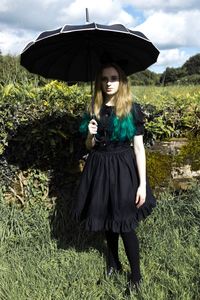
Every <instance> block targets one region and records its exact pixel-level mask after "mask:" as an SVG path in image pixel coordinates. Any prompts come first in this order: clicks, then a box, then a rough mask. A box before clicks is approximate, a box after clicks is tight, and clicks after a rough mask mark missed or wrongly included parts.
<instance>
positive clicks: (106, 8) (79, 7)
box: [60, 0, 135, 26]
mask: <svg viewBox="0 0 200 300" xmlns="http://www.w3.org/2000/svg"><path fill="white" fill-rule="evenodd" d="M86 7H87V8H88V10H89V17H90V22H96V23H102V24H113V23H123V24H124V25H126V26H128V25H132V24H134V23H135V22H134V18H133V17H132V16H131V15H130V14H128V13H127V12H126V11H125V10H123V8H122V6H121V5H120V4H119V3H118V1H115V0H114V1H113V0H101V1H99V0H97V1H96V0H85V1H82V0H75V1H73V2H72V3H71V4H70V5H69V6H68V7H66V8H63V9H62V11H61V13H60V15H61V19H60V20H61V21H62V22H64V23H66V22H67V23H68V24H69V23H70V22H71V23H73V24H78V23H80V20H82V22H81V23H84V21H85V8H86Z"/></svg>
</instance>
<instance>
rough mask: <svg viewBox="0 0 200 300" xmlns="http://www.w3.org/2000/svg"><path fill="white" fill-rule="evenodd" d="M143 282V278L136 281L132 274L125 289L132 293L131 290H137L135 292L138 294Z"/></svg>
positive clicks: (127, 292)
mask: <svg viewBox="0 0 200 300" xmlns="http://www.w3.org/2000/svg"><path fill="white" fill-rule="evenodd" d="M141 283H142V278H140V279H139V280H137V281H135V280H134V279H133V278H132V277H131V276H129V278H128V282H127V286H126V290H125V294H126V295H130V294H131V292H133V293H134V292H135V293H137V294H138V293H139V292H140V288H141Z"/></svg>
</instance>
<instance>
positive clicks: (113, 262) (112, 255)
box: [105, 231, 121, 272]
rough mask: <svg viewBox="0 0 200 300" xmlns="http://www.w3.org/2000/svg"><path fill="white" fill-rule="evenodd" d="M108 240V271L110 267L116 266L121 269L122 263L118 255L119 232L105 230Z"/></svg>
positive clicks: (115, 267)
mask: <svg viewBox="0 0 200 300" xmlns="http://www.w3.org/2000/svg"><path fill="white" fill-rule="evenodd" d="M105 236H106V241H107V251H108V252H107V266H108V272H109V268H114V269H116V270H120V269H121V264H120V261H119V255H118V240H119V233H116V232H112V231H106V232H105Z"/></svg>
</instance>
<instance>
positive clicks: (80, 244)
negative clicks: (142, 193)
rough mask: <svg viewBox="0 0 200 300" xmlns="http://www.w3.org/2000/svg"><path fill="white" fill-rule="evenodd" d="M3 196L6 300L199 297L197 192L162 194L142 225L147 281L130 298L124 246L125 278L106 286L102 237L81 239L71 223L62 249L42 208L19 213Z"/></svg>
mask: <svg viewBox="0 0 200 300" xmlns="http://www.w3.org/2000/svg"><path fill="white" fill-rule="evenodd" d="M0 198H1V201H0V209H1V219H0V299H1V300H25V299H26V300H58V299H59V300H65V299H70V300H75V299H76V300H77V299H81V300H82V299H84V300H85V299H87V300H89V299H91V300H96V299H102V300H104V299H105V300H111V299H115V300H122V299H145V300H169V299H173V300H179V299H180V300H198V299H200V289H199V286H200V280H199V267H200V249H199V232H198V230H199V220H200V219H199V207H200V187H199V186H197V185H194V186H193V187H192V188H191V189H190V190H189V191H187V192H184V193H181V194H178V195H175V194H173V193H170V192H162V193H161V194H160V195H159V196H158V205H157V208H156V209H155V210H154V212H153V214H152V215H151V217H149V218H148V219H147V220H146V221H145V222H143V223H141V224H140V226H139V227H138V230H137V232H138V237H139V240H140V249H141V268H142V275H143V279H144V281H143V284H142V287H141V290H140V294H139V295H137V296H136V294H134V293H132V294H131V296H130V297H127V296H125V294H124V291H125V286H126V272H128V271H129V266H128V262H127V259H126V256H125V254H124V249H123V245H122V241H121V240H120V257H121V261H122V264H123V269H124V271H125V272H124V274H121V275H117V276H115V277H113V278H112V279H109V280H108V279H106V278H105V276H104V275H103V274H104V269H105V241H104V239H103V235H102V234H101V233H98V234H91V233H84V231H83V230H82V228H79V227H77V226H76V225H75V224H72V222H71V221H70V220H68V222H67V226H69V228H68V230H69V232H70V237H69V236H68V234H66V235H63V239H66V240H65V241H64V242H63V243H62V244H60V243H58V240H56V239H55V238H53V237H52V228H51V226H50V216H51V214H52V211H51V210H50V209H47V208H46V207H45V206H44V204H42V203H41V202H36V203H35V204H34V205H33V206H31V205H29V206H28V207H26V208H24V209H19V208H18V207H16V206H15V205H12V206H8V205H7V204H6V203H5V201H4V199H3V195H2V194H1V196H0ZM61 221H62V220H61ZM65 221H66V220H65ZM63 222H64V220H63Z"/></svg>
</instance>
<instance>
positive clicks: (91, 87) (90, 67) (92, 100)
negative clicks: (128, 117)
mask: <svg viewBox="0 0 200 300" xmlns="http://www.w3.org/2000/svg"><path fill="white" fill-rule="evenodd" d="M85 19H86V22H85V23H86V24H89V22H90V18H89V10H88V8H87V7H86V8H85ZM88 52H90V51H88ZM88 57H90V53H89V55H88ZM91 69H92V66H91V61H90V59H89V76H90V77H91V73H92V72H91ZM90 94H91V105H92V116H93V117H94V95H93V81H92V80H91V81H90Z"/></svg>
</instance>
